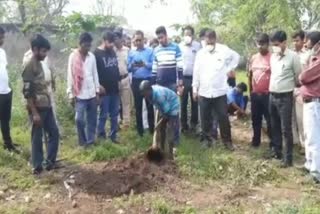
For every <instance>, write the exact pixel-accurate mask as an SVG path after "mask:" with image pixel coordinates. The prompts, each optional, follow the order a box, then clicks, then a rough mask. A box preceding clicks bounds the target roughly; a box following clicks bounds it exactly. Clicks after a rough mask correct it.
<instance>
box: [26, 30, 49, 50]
mask: <svg viewBox="0 0 320 214" xmlns="http://www.w3.org/2000/svg"><path fill="white" fill-rule="evenodd" d="M30 43H31V49H32V50H33V49H34V48H38V49H41V48H44V49H47V50H50V49H51V45H50V42H49V41H48V40H47V39H46V38H44V37H43V36H42V35H41V34H36V35H34V36H33V37H32V39H31V41H30Z"/></svg>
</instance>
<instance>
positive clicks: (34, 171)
mask: <svg viewBox="0 0 320 214" xmlns="http://www.w3.org/2000/svg"><path fill="white" fill-rule="evenodd" d="M42 171H43V168H42V167H38V168H33V169H32V174H33V175H40V174H41V173H42Z"/></svg>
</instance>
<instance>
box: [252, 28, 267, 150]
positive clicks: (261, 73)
mask: <svg viewBox="0 0 320 214" xmlns="http://www.w3.org/2000/svg"><path fill="white" fill-rule="evenodd" d="M269 40H270V39H269V35H268V34H265V33H263V34H260V35H259V36H258V38H257V41H256V42H257V44H256V45H257V48H258V51H259V52H258V53H257V54H255V55H253V56H252V57H251V59H250V61H249V68H248V69H249V84H250V87H249V88H250V96H251V120H252V127H253V137H252V141H251V146H252V147H255V148H256V147H259V146H260V144H261V128H262V119H263V118H264V119H265V121H266V123H267V132H268V137H269V140H270V144H269V146H270V149H272V147H273V145H272V135H271V122H270V114H269V85H270V76H271V70H270V59H271V53H270V51H269Z"/></svg>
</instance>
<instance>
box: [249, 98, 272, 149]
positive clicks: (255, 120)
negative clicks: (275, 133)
mask: <svg viewBox="0 0 320 214" xmlns="http://www.w3.org/2000/svg"><path fill="white" fill-rule="evenodd" d="M263 118H264V119H265V120H266V122H267V130H268V137H269V140H270V148H272V147H273V145H272V135H271V121H270V114H269V94H268V93H266V94H257V93H252V94H251V119H252V127H253V138H252V145H253V146H259V145H260V144H261V128H262V119H263Z"/></svg>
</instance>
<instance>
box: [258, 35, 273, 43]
mask: <svg viewBox="0 0 320 214" xmlns="http://www.w3.org/2000/svg"><path fill="white" fill-rule="evenodd" d="M257 42H258V44H269V42H270V38H269V35H268V34H266V33H261V34H259V35H258V36H257Z"/></svg>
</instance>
